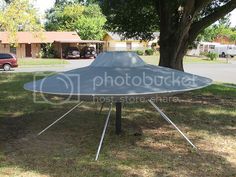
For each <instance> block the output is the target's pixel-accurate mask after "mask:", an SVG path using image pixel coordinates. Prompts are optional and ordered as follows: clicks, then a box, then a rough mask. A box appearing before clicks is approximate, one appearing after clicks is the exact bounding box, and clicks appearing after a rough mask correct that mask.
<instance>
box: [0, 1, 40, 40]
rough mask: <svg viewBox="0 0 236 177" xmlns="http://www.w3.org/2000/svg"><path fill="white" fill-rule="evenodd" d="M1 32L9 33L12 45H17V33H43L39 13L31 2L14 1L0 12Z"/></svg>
mask: <svg viewBox="0 0 236 177" xmlns="http://www.w3.org/2000/svg"><path fill="white" fill-rule="evenodd" d="M0 30H2V31H7V32H9V33H10V34H11V35H9V40H10V42H11V43H12V44H17V38H16V32H17V31H32V32H36V31H42V30H43V28H42V25H41V24H40V22H39V18H38V15H37V11H36V9H35V8H33V6H32V5H31V4H30V2H29V0H13V1H12V2H11V3H10V4H8V5H7V6H6V8H5V9H4V10H3V11H1V12H0Z"/></svg>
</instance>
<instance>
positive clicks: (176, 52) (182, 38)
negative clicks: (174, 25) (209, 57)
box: [159, 28, 189, 71]
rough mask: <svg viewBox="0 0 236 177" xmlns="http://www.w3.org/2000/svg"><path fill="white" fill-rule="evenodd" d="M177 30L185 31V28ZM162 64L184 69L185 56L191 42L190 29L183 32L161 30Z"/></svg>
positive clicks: (160, 63)
mask: <svg viewBox="0 0 236 177" xmlns="http://www.w3.org/2000/svg"><path fill="white" fill-rule="evenodd" d="M177 31H185V29H184V28H182V29H179V30H177ZM159 44H160V62H159V65H160V66H164V67H169V68H172V69H177V70H180V71H184V68H183V58H184V56H185V54H186V52H187V49H188V44H189V35H188V31H187V32H184V33H182V34H179V33H171V32H168V31H161V34H160V41H159Z"/></svg>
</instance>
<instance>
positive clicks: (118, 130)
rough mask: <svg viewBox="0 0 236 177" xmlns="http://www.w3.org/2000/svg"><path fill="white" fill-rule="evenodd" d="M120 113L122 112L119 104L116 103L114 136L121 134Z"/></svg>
mask: <svg viewBox="0 0 236 177" xmlns="http://www.w3.org/2000/svg"><path fill="white" fill-rule="evenodd" d="M121 111H122V105H121V103H116V134H117V135H119V134H120V133H121Z"/></svg>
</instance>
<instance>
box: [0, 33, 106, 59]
mask: <svg viewBox="0 0 236 177" xmlns="http://www.w3.org/2000/svg"><path fill="white" fill-rule="evenodd" d="M9 35H10V33H8V32H0V52H1V53H13V54H16V56H17V57H18V58H27V57H28V58H38V57H40V51H41V48H42V47H43V45H45V44H52V45H53V48H54V50H55V54H56V56H55V57H58V58H63V53H64V52H65V50H66V48H68V47H75V46H76V47H79V46H84V45H94V46H98V45H103V41H96V40H94V41H93V40H81V39H80V37H79V36H78V34H77V33H76V32H40V33H39V32H38V33H32V32H17V35H16V38H17V42H18V45H17V47H14V46H12V45H11V44H10V41H9Z"/></svg>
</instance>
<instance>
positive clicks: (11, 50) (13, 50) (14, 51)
mask: <svg viewBox="0 0 236 177" xmlns="http://www.w3.org/2000/svg"><path fill="white" fill-rule="evenodd" d="M10 53H13V54H16V47H14V46H10Z"/></svg>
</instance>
